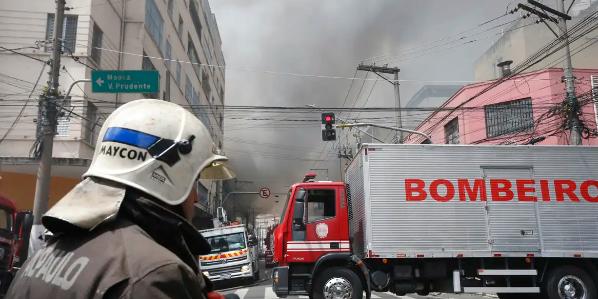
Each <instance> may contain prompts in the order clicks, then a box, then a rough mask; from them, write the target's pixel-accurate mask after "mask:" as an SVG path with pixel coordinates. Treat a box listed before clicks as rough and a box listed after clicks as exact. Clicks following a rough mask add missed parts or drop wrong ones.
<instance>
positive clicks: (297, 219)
mask: <svg viewBox="0 0 598 299" xmlns="http://www.w3.org/2000/svg"><path fill="white" fill-rule="evenodd" d="M304 214H305V203H304V202H303V201H296V202H295V210H294V211H293V230H305V223H304V222H303V215H304Z"/></svg>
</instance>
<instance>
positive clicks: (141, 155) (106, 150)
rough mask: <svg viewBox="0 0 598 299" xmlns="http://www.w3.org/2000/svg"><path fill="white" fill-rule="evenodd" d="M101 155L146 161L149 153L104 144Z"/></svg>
mask: <svg viewBox="0 0 598 299" xmlns="http://www.w3.org/2000/svg"><path fill="white" fill-rule="evenodd" d="M100 155H106V156H112V157H119V158H122V159H129V160H139V161H145V160H146V159H147V152H142V151H138V150H135V149H132V148H128V147H126V146H113V145H106V144H102V147H101V148H100Z"/></svg>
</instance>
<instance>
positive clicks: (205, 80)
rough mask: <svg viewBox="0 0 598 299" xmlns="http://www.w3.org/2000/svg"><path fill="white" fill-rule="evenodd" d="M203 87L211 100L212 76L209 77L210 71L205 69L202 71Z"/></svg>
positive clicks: (207, 97)
mask: <svg viewBox="0 0 598 299" xmlns="http://www.w3.org/2000/svg"><path fill="white" fill-rule="evenodd" d="M201 87H202V88H203V92H204V93H205V94H206V99H208V100H209V99H210V92H212V88H211V87H210V77H208V73H207V72H206V71H205V70H204V71H203V72H202V73H201Z"/></svg>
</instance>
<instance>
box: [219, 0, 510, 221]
mask: <svg viewBox="0 0 598 299" xmlns="http://www.w3.org/2000/svg"><path fill="white" fill-rule="evenodd" d="M210 5H211V7H212V10H213V11H214V13H215V14H216V19H217V22H218V26H219V30H220V35H221V38H222V40H223V44H222V47H223V52H224V56H225V60H226V65H227V69H226V91H225V104H226V105H251V106H254V105H259V106H293V107H298V106H305V105H316V106H317V107H341V106H343V103H344V105H345V107H362V106H365V107H372V106H376V107H394V105H395V98H394V94H393V88H392V85H391V84H389V83H388V82H385V81H371V80H368V81H364V80H361V79H357V80H351V79H331V78H325V77H320V76H321V75H325V76H338V77H346V78H352V77H357V78H367V79H375V78H377V77H376V76H375V75H374V74H368V75H366V74H365V73H364V72H356V71H355V69H356V67H357V65H358V64H359V63H360V62H362V61H363V62H365V63H373V62H376V64H377V65H383V64H388V65H389V66H397V67H399V68H400V69H401V73H400V77H401V79H406V80H409V81H407V82H403V83H402V84H401V98H402V102H403V104H404V103H406V102H407V101H408V100H409V99H410V98H411V96H412V95H413V94H414V93H415V92H417V90H419V89H420V88H421V87H422V86H423V85H425V84H427V82H431V81H455V82H456V81H468V80H472V79H473V63H474V61H475V60H476V59H477V57H479V55H481V53H482V52H483V51H485V50H486V49H487V48H488V47H489V46H490V45H491V43H492V42H493V41H494V40H495V39H496V38H498V35H496V34H499V33H500V30H501V28H495V29H492V30H489V31H487V32H482V31H479V29H478V28H479V27H478V25H479V24H482V23H484V22H486V21H489V20H492V19H494V18H496V17H499V16H501V15H503V14H504V13H505V11H506V9H507V6H508V5H509V1H505V0H451V1H446V0H368V1H363V0H326V1H321V0H212V1H210ZM511 6H512V4H511ZM509 20H510V19H499V20H498V21H496V22H495V23H490V24H489V25H500V24H501V23H504V22H505V21H509ZM491 27H492V26H490V27H485V28H491ZM468 32H469V33H472V35H470V37H469V38H468V39H462V40H459V39H458V37H459V36H462V35H463V34H467V33H468ZM459 34H461V35H459ZM372 57H375V58H374V59H371V58H372ZM283 73H286V74H283ZM290 73H292V74H302V75H310V76H298V75H291V74H290ZM366 76H367V77H366ZM455 82H449V83H447V84H456V83H455ZM457 83H458V82H457ZM463 84H464V83H463ZM349 88H351V89H350V91H349V92H348V90H349ZM320 112H321V111H318V110H317V109H315V108H314V109H312V110H311V111H310V110H307V109H306V110H305V111H300V112H293V113H289V112H288V111H269V112H266V111H264V110H244V111H226V114H225V124H224V126H225V132H224V136H225V140H224V143H225V144H224V150H225V152H226V154H227V155H228V156H229V157H230V158H231V164H232V166H233V167H234V169H235V171H236V172H237V174H238V182H237V184H236V185H235V184H232V185H233V188H234V189H236V190H238V191H240V190H243V191H257V189H258V188H259V187H261V186H266V187H269V188H270V189H271V190H272V192H273V193H274V194H278V195H279V198H278V203H276V202H275V199H274V198H272V199H270V200H263V199H258V198H257V196H247V195H244V196H239V197H238V198H232V199H231V200H230V203H231V204H234V205H235V209H237V210H245V209H249V207H250V206H251V207H252V208H254V209H256V210H257V211H255V213H266V212H272V213H274V214H278V213H279V210H280V209H281V203H282V202H284V199H283V198H284V197H285V196H286V195H284V194H285V193H286V192H287V190H288V188H289V186H290V185H291V184H293V183H295V182H297V181H299V180H300V179H301V178H302V176H303V174H304V173H306V172H308V171H310V169H319V170H316V171H317V172H318V174H319V179H322V180H325V179H327V178H326V177H328V179H330V180H338V179H339V172H340V169H341V168H342V167H343V166H342V165H339V159H338V158H337V153H336V151H337V147H335V146H338V145H337V144H335V143H333V142H327V143H326V142H322V141H321V138H320V136H321V133H320V125H319V123H318V120H319V118H320ZM356 115H357V114H349V113H346V114H344V115H343V116H345V117H348V118H355V117H356ZM359 117H362V118H367V117H373V116H372V115H369V114H363V113H362V114H360V115H359ZM378 117H379V118H378V119H377V121H387V122H390V123H392V121H393V120H392V119H391V118H392V115H382V116H378ZM385 118H388V119H385ZM309 120H311V121H309ZM405 121H406V122H410V121H412V122H413V121H415V120H409V119H406V120H405ZM341 144H344V142H341Z"/></svg>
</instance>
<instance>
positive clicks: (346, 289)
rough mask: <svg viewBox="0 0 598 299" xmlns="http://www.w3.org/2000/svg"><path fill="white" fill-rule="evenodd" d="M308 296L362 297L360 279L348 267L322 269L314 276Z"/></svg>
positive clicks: (326, 298) (358, 298) (317, 298)
mask: <svg viewBox="0 0 598 299" xmlns="http://www.w3.org/2000/svg"><path fill="white" fill-rule="evenodd" d="M315 279H316V281H315V284H314V288H313V290H312V294H311V296H310V298H313V299H332V298H334V299H336V298H342V299H362V298H363V286H362V285H361V279H360V278H359V276H357V274H355V272H353V271H352V270H351V269H348V268H341V267H334V268H330V269H326V270H324V271H323V272H322V273H320V274H319V275H318V276H317V277H316V278H315Z"/></svg>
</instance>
